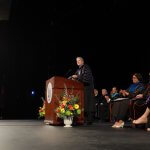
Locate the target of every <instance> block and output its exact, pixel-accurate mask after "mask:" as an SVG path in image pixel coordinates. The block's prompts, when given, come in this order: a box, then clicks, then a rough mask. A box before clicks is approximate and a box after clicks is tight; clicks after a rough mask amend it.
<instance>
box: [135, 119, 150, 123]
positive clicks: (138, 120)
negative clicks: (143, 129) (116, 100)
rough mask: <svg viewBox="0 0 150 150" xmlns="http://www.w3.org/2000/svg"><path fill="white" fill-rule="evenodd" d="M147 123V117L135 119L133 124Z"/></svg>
mask: <svg viewBox="0 0 150 150" xmlns="http://www.w3.org/2000/svg"><path fill="white" fill-rule="evenodd" d="M146 123H147V119H146V120H141V119H137V120H133V124H146Z"/></svg>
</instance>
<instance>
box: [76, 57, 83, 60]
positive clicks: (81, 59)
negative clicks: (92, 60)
mask: <svg viewBox="0 0 150 150" xmlns="http://www.w3.org/2000/svg"><path fill="white" fill-rule="evenodd" d="M77 58H78V59H81V60H82V61H84V58H83V57H77ZM77 58H76V59H77Z"/></svg>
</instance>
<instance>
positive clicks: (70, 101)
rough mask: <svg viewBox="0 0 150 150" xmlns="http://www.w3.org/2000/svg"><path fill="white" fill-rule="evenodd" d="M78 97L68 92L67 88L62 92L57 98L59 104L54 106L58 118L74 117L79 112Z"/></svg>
mask: <svg viewBox="0 0 150 150" xmlns="http://www.w3.org/2000/svg"><path fill="white" fill-rule="evenodd" d="M78 102H79V97H78V96H75V95H73V94H68V92H67V89H66V88H65V92H64V93H63V94H62V96H61V97H60V100H59V106H58V107H57V108H56V115H57V117H59V118H62V119H64V118H66V117H75V116H79V115H80V114H81V109H80V106H79V104H78Z"/></svg>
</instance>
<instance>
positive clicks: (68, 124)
mask: <svg viewBox="0 0 150 150" xmlns="http://www.w3.org/2000/svg"><path fill="white" fill-rule="evenodd" d="M72 122H73V117H65V118H64V124H65V126H64V127H72Z"/></svg>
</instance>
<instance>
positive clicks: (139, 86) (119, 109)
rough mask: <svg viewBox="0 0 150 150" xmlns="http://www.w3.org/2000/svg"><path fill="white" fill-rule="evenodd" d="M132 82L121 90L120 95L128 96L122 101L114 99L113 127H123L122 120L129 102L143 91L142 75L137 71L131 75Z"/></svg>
mask: <svg viewBox="0 0 150 150" xmlns="http://www.w3.org/2000/svg"><path fill="white" fill-rule="evenodd" d="M132 80H133V84H131V85H130V86H129V88H128V89H127V90H121V91H120V95H121V96H122V97H124V98H128V99H125V100H122V101H116V102H114V104H113V108H112V115H113V118H114V119H115V123H114V125H113V126H112V127H113V128H123V126H124V121H125V118H126V115H127V112H128V109H129V102H130V100H131V99H132V98H135V97H136V95H138V94H141V93H143V90H144V85H143V83H142V76H141V74H139V73H135V74H133V76H132Z"/></svg>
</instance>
